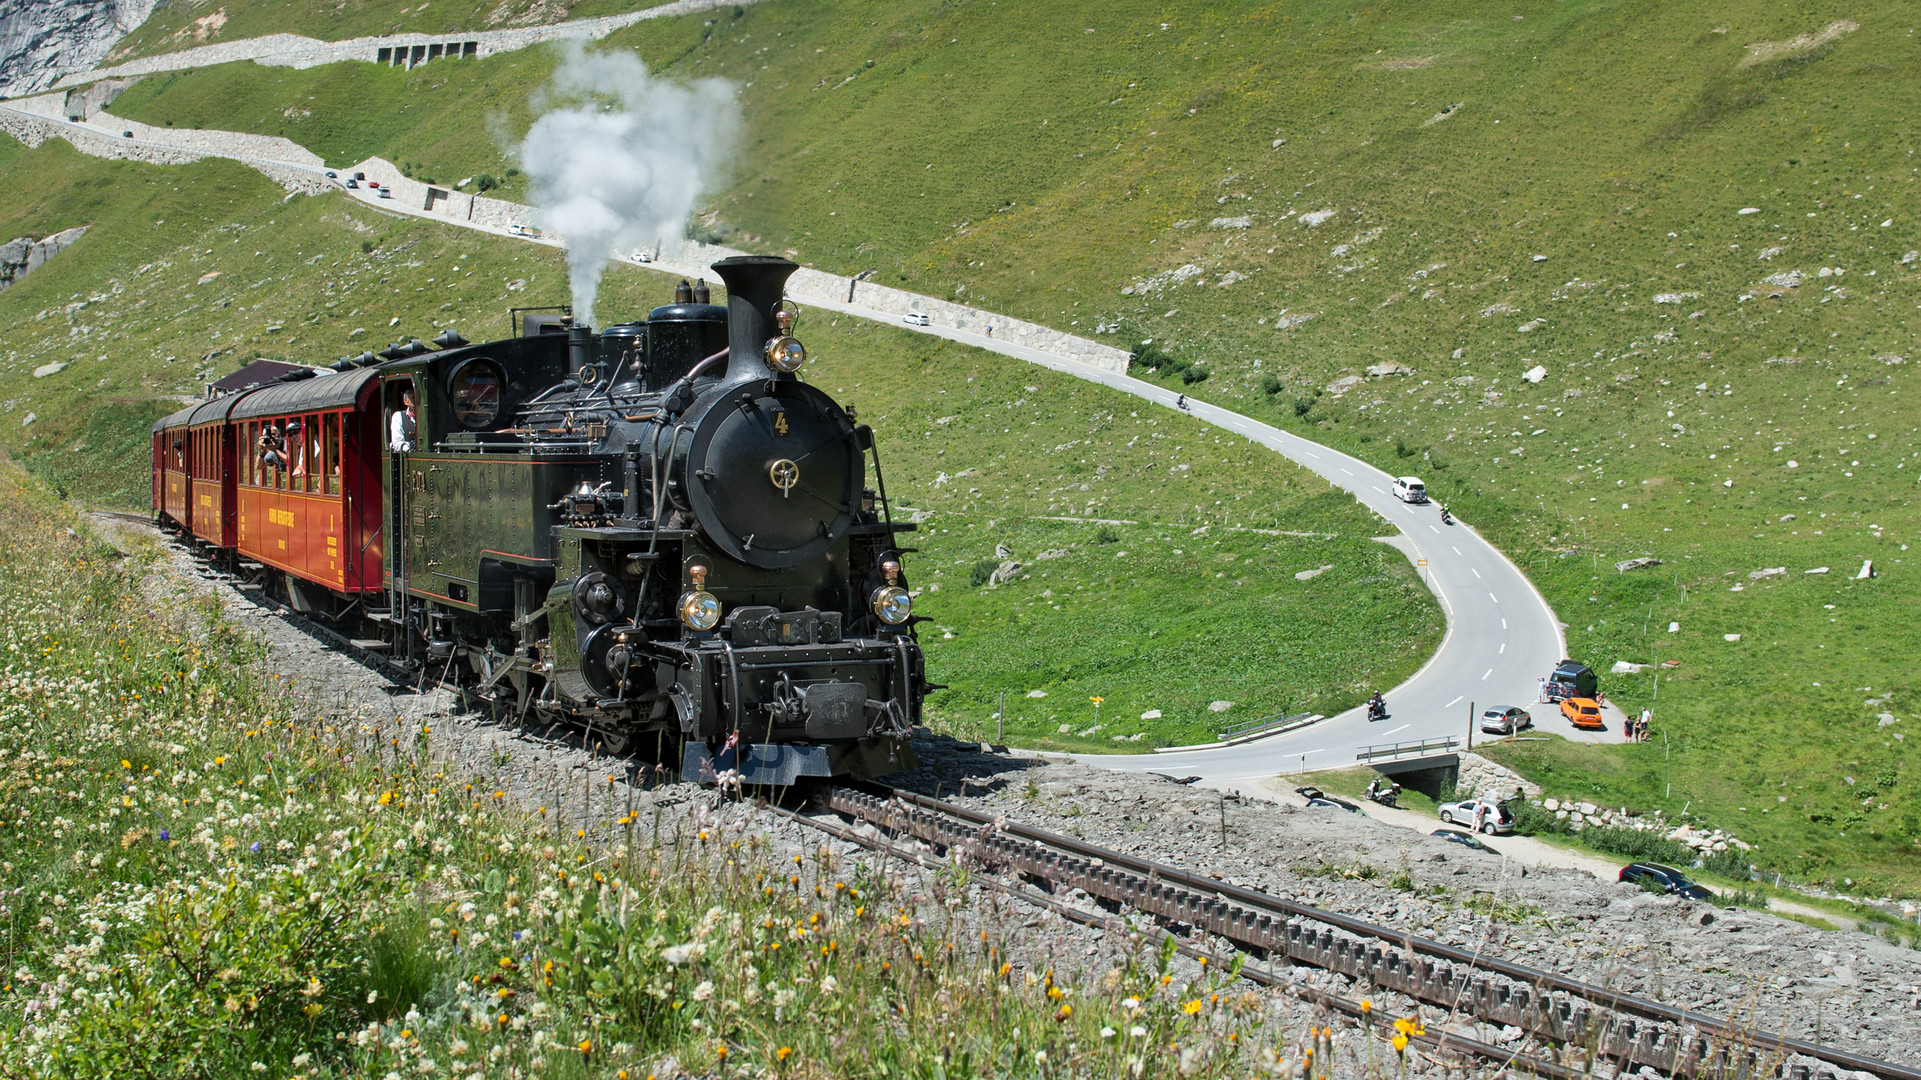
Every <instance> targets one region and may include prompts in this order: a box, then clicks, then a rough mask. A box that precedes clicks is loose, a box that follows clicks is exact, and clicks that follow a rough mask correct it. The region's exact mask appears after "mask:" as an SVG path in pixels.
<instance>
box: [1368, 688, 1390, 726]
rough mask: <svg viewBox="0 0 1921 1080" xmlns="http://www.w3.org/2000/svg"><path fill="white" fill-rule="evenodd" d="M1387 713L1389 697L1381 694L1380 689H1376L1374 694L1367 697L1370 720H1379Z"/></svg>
mask: <svg viewBox="0 0 1921 1080" xmlns="http://www.w3.org/2000/svg"><path fill="white" fill-rule="evenodd" d="M1386 715H1387V699H1386V698H1383V697H1382V696H1381V692H1380V691H1379V690H1376V691H1374V696H1373V697H1371V698H1368V699H1367V718H1368V719H1369V720H1379V719H1381V718H1382V717H1384V716H1386Z"/></svg>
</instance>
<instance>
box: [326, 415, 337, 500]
mask: <svg viewBox="0 0 1921 1080" xmlns="http://www.w3.org/2000/svg"><path fill="white" fill-rule="evenodd" d="M326 420H327V424H326V427H325V428H323V429H322V441H321V460H322V462H323V463H324V464H325V466H326V471H325V475H326V478H327V494H329V495H338V494H340V414H339V413H328V414H327V417H326Z"/></svg>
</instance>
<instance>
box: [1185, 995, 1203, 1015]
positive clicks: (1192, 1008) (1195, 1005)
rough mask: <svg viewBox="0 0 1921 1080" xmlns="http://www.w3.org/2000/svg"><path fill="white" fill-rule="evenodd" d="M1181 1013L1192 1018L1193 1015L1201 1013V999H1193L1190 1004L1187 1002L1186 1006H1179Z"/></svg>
mask: <svg viewBox="0 0 1921 1080" xmlns="http://www.w3.org/2000/svg"><path fill="white" fill-rule="evenodd" d="M1181 1011H1182V1012H1184V1013H1186V1014H1187V1015H1189V1016H1193V1015H1194V1014H1195V1013H1197V1012H1200V1011H1201V999H1200V998H1195V999H1194V1000H1193V1001H1190V1002H1188V1003H1187V1004H1185V1005H1182V1006H1181Z"/></svg>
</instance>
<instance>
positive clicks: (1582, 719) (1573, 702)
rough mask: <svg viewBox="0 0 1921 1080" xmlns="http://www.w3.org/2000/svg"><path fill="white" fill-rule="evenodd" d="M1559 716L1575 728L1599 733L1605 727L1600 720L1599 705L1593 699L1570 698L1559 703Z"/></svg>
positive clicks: (1604, 723)
mask: <svg viewBox="0 0 1921 1080" xmlns="http://www.w3.org/2000/svg"><path fill="white" fill-rule="evenodd" d="M1561 715H1562V716H1565V717H1567V722H1568V723H1570V724H1573V725H1574V726H1575V727H1577V728H1585V729H1586V730H1588V731H1600V730H1602V729H1603V728H1605V727H1607V724H1606V722H1604V721H1603V720H1602V719H1601V703H1600V702H1598V701H1596V700H1594V699H1593V698H1585V697H1571V698H1568V699H1567V700H1566V701H1563V702H1561Z"/></svg>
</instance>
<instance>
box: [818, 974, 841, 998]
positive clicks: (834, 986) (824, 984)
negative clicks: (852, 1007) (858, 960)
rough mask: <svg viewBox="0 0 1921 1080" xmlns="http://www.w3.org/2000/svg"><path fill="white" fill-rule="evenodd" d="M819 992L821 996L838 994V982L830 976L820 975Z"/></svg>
mask: <svg viewBox="0 0 1921 1080" xmlns="http://www.w3.org/2000/svg"><path fill="white" fill-rule="evenodd" d="M820 992H821V993H823V994H837V993H839V992H840V980H839V979H836V978H834V977H833V976H832V975H822V976H821V977H820Z"/></svg>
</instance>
